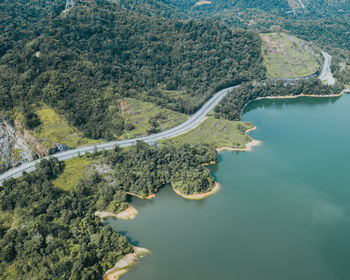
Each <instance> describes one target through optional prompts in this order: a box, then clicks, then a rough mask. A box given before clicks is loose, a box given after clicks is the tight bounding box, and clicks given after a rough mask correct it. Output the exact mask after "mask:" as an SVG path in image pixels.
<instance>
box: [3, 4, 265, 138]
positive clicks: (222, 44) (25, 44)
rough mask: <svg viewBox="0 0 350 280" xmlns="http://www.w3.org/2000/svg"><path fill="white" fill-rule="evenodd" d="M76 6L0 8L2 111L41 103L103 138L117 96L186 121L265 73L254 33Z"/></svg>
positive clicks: (111, 128) (111, 125) (114, 120)
mask: <svg viewBox="0 0 350 280" xmlns="http://www.w3.org/2000/svg"><path fill="white" fill-rule="evenodd" d="M76 2H77V3H76V5H75V6H74V7H73V8H70V9H69V10H67V11H64V5H63V4H64V3H62V1H54V2H47V1H37V2H33V1H28V0H21V1H14V0H12V1H6V2H4V3H2V4H0V5H1V9H0V10H1V12H0V13H1V16H0V17H1V18H2V19H3V20H2V24H1V25H0V26H1V30H0V31H1V35H0V40H1V42H3V44H2V48H1V49H0V54H1V58H0V69H1V71H0V81H1V89H0V91H1V93H2V94H1V100H0V102H1V107H2V108H5V109H7V110H11V109H12V108H13V106H19V107H21V106H22V107H23V106H25V107H26V108H25V110H26V111H30V110H31V106H29V105H30V104H32V103H37V102H40V101H44V102H45V103H46V104H48V105H50V106H51V107H53V108H54V109H55V110H56V111H57V112H59V113H60V114H64V115H65V117H66V118H67V120H68V121H69V123H70V124H72V125H74V126H76V127H77V128H79V129H80V130H82V131H83V132H84V134H85V136H87V137H92V138H105V139H112V138H115V137H118V135H121V134H123V132H124V129H125V128H124V119H123V117H122V116H121V114H120V112H119V102H120V100H121V99H122V98H124V97H135V98H139V99H141V100H145V101H150V102H152V103H155V104H157V105H161V106H163V107H166V108H169V109H173V110H177V111H180V112H185V113H191V112H193V111H194V110H195V109H196V108H198V106H200V105H201V104H202V103H203V102H204V101H205V100H206V99H207V98H208V97H209V96H210V95H211V94H212V93H213V91H214V90H216V89H217V88H218V87H222V86H226V85H229V84H230V85H231V84H235V83H240V82H242V81H247V80H252V79H255V78H257V79H259V78H263V77H264V75H265V70H264V67H263V66H262V63H261V62H262V58H261V54H260V47H261V41H260V39H259V37H258V35H257V34H255V33H252V32H248V31H236V32H233V31H231V30H230V29H228V28H227V27H224V26H222V25H219V24H216V23H213V22H211V21H200V22H199V21H193V20H190V21H179V20H172V19H165V18H158V17H154V16H152V15H151V16H149V15H145V14H140V13H135V12H133V11H129V10H127V9H126V8H125V7H124V6H123V5H121V4H113V3H108V2H105V1H76ZM146 14H147V13H146ZM24 104H28V105H24ZM29 115H30V114H29Z"/></svg>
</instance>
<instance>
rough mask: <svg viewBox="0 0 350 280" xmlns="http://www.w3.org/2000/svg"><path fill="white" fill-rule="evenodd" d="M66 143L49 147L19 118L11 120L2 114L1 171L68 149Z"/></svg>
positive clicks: (0, 123)
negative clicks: (25, 126)
mask: <svg viewBox="0 0 350 280" xmlns="http://www.w3.org/2000/svg"><path fill="white" fill-rule="evenodd" d="M68 149H69V147H68V146H67V145H65V144H54V143H53V144H52V147H51V148H49V149H48V148H47V147H45V146H44V145H43V144H42V141H41V140H40V139H37V138H35V137H34V136H33V135H31V134H30V132H29V131H28V130H26V129H25V128H24V127H23V125H22V124H21V122H20V121H19V119H18V118H16V120H15V121H14V124H13V125H12V123H11V122H9V121H7V120H5V119H4V118H2V117H1V116H0V173H2V172H4V171H6V170H8V169H10V168H12V167H16V166H19V165H21V164H22V163H25V162H29V161H32V160H34V159H38V158H42V157H45V156H48V155H52V154H55V153H59V152H63V151H67V150H68Z"/></svg>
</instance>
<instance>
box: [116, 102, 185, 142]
mask: <svg viewBox="0 0 350 280" xmlns="http://www.w3.org/2000/svg"><path fill="white" fill-rule="evenodd" d="M120 107H121V108H120V110H121V112H122V115H123V118H124V119H125V127H126V128H127V129H128V130H126V131H125V133H124V134H123V136H122V139H129V138H134V137H137V136H143V135H147V134H151V133H157V132H160V131H163V130H166V129H169V128H171V127H174V126H176V125H177V124H180V123H182V122H184V121H185V120H186V119H187V118H188V115H186V114H182V113H179V112H175V111H172V110H169V109H165V108H162V107H160V106H157V105H155V104H153V103H150V102H143V101H140V100H137V99H133V98H127V99H124V100H122V101H121V102H120Z"/></svg>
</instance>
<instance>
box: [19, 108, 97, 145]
mask: <svg viewBox="0 0 350 280" xmlns="http://www.w3.org/2000/svg"><path fill="white" fill-rule="evenodd" d="M36 114H37V115H38V117H39V119H40V124H39V126H37V127H36V128H34V129H32V130H30V134H32V135H33V136H34V137H35V138H37V139H40V140H41V141H42V144H43V145H44V146H45V147H46V148H48V149H49V148H52V146H53V145H54V144H66V145H67V146H68V147H70V148H75V147H78V146H82V145H84V144H95V143H99V142H100V141H98V140H92V139H88V138H86V137H84V135H83V133H82V132H81V131H79V130H78V129H76V128H75V127H72V126H71V125H69V124H68V122H67V121H66V120H65V119H64V118H63V117H62V116H60V115H59V114H57V113H56V112H55V111H54V110H53V109H52V108H50V107H49V106H45V105H44V106H42V107H41V108H39V109H37V110H36ZM20 120H21V122H22V121H23V116H20ZM22 123H23V122H22Z"/></svg>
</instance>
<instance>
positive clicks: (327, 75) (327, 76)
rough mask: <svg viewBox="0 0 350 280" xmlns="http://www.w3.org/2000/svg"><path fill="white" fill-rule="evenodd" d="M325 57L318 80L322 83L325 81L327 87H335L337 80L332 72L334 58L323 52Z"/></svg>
mask: <svg viewBox="0 0 350 280" xmlns="http://www.w3.org/2000/svg"><path fill="white" fill-rule="evenodd" d="M322 55H323V58H324V60H323V65H322V69H321V73H320V75H319V76H318V78H319V79H320V80H321V81H325V82H326V84H327V85H334V83H335V79H334V78H333V76H332V71H331V62H332V56H331V55H330V54H328V53H326V52H322Z"/></svg>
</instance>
